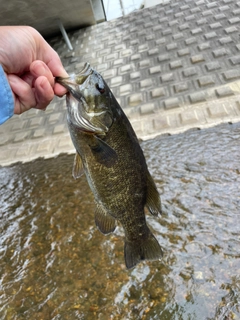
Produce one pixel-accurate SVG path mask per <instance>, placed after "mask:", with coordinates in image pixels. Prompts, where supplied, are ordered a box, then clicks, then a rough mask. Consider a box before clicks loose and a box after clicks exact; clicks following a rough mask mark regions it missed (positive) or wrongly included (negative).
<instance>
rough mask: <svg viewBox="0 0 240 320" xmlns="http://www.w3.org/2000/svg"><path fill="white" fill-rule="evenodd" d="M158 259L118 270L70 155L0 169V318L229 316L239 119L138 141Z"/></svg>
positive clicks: (234, 290)
mask: <svg viewBox="0 0 240 320" xmlns="http://www.w3.org/2000/svg"><path fill="white" fill-rule="evenodd" d="M142 148H143V150H144V153H145V155H146V159H147V162H148V165H149V169H150V172H151V173H152V175H153V177H154V179H155V181H156V183H157V187H158V189H159V192H160V193H161V199H162V203H163V215H162V216H161V217H158V218H155V217H151V216H147V220H148V223H149V225H150V227H151V228H152V230H153V232H154V234H155V235H156V237H157V238H158V240H159V242H160V244H161V245H162V247H163V249H164V258H163V259H162V261H155V262H144V263H141V264H139V265H138V266H137V267H136V268H135V269H133V270H130V271H127V270H126V269H125V265H124V257H123V231H122V229H121V227H118V228H117V230H116V231H115V232H114V234H112V235H108V236H104V235H102V234H101V233H100V232H99V231H98V230H97V229H96V227H95V225H94V203H93V196H92V194H91V192H90V189H89V187H88V185H87V183H86V180H85V178H84V177H83V178H80V179H78V180H74V179H73V178H72V176H71V169H72V162H73V156H72V155H71V156H69V155H60V156H59V157H57V158H54V159H49V160H43V159H39V160H36V161H34V162H31V163H26V164H15V165H13V166H10V167H2V168H0V230H1V233H0V318H1V319H14V320H15V319H16V320H21V319H24V320H27V319H31V320H32V319H36V320H40V319H42V320H48V319H52V320H53V319H54V320H56V319H64V320H65V319H101V320H105V319H106V320H109V319H117V320H118V319H119V320H120V319H121V320H122V319H149V320H150V319H151V320H152V319H161V320H162V319H166V320H172V319H174V320H178V319H183V320H190V319H194V320H195V319H197V320H198V319H199V320H200V319H201V320H202V319H208V320H210V319H222V320H229V319H240V211H239V208H240V124H234V125H229V124H228V125H221V126H218V127H215V128H211V129H206V130H192V131H188V132H186V133H183V134H179V135H175V136H166V135H165V136H160V137H159V138H156V139H154V140H148V141H145V142H143V143H142Z"/></svg>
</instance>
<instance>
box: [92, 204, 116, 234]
mask: <svg viewBox="0 0 240 320" xmlns="http://www.w3.org/2000/svg"><path fill="white" fill-rule="evenodd" d="M95 223H96V226H97V227H98V229H99V230H100V231H101V232H102V233H103V234H108V233H111V232H113V231H114V230H115V228H116V223H115V219H114V218H113V217H112V216H111V215H110V214H108V213H107V212H106V211H105V210H104V208H103V207H102V206H101V205H100V204H97V208H96V211H95Z"/></svg>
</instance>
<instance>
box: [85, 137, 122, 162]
mask: <svg viewBox="0 0 240 320" xmlns="http://www.w3.org/2000/svg"><path fill="white" fill-rule="evenodd" d="M90 148H91V150H92V153H93V155H94V157H95V159H96V160H97V162H99V163H101V164H102V165H104V166H106V167H111V166H113V165H114V164H115V162H116V161H117V159H118V156H117V153H116V152H115V150H114V149H113V148H112V147H110V146H109V145H108V144H107V143H106V142H104V141H103V140H102V139H100V138H99V137H97V136H95V135H94V136H93V139H92V141H91V145H90Z"/></svg>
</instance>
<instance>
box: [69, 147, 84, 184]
mask: <svg viewBox="0 0 240 320" xmlns="http://www.w3.org/2000/svg"><path fill="white" fill-rule="evenodd" d="M83 174H84V170H83V164H82V159H81V157H80V155H79V154H78V153H76V154H75V157H74V162H73V169H72V175H73V178H74V179H77V178H80V177H81V176H82V175H83Z"/></svg>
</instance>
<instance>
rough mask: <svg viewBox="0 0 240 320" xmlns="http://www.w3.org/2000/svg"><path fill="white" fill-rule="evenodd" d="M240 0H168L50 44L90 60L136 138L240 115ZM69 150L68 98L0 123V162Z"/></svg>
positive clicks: (68, 57) (69, 58)
mask: <svg viewBox="0 0 240 320" xmlns="http://www.w3.org/2000/svg"><path fill="white" fill-rule="evenodd" d="M239 31H240V1H234V0H232V1H231V0H220V1H216V2H215V1H207V0H205V1H204V0H200V1H193V0H190V1H189V0H185V1H172V2H168V3H166V2H165V3H163V4H160V5H158V6H155V7H151V8H148V9H143V10H139V11H136V12H135V13H133V14H130V15H128V16H125V17H122V18H119V19H116V20H113V21H110V22H104V23H102V24H99V25H96V26H92V27H89V28H86V29H81V30H78V31H76V32H74V33H72V34H70V35H69V36H70V38H71V41H72V44H73V46H74V52H68V51H67V48H66V45H65V44H64V42H63V40H62V39H61V38H55V39H52V40H51V42H50V44H51V45H52V46H53V47H54V48H55V50H57V52H58V53H59V54H60V56H61V59H62V61H63V63H64V65H65V66H66V69H67V70H68V72H77V71H79V70H80V69H81V68H82V66H83V65H84V63H85V62H86V61H88V62H90V64H92V65H93V66H94V67H95V68H96V69H97V70H98V71H99V72H101V74H102V75H103V76H104V78H105V79H106V81H107V83H108V84H109V86H110V87H111V88H112V91H113V93H114V94H115V96H116V97H117V99H118V101H119V103H120V104H121V106H122V108H123V109H124V111H125V112H126V114H127V116H128V117H129V119H130V120H131V122H132V124H133V126H134V129H135V130H136V133H137V135H138V136H139V137H140V138H144V139H146V138H150V137H154V136H155V135H157V134H161V133H177V132H180V131H183V130H186V129H189V128H193V127H199V128H203V127H207V126H213V125H215V124H218V123H221V122H229V121H231V122H236V121H240V95H239V93H240V39H239ZM60 152H73V147H72V144H71V141H70V138H69V134H68V131H67V126H66V109H65V100H64V99H58V98H56V99H55V100H54V101H53V102H52V104H51V106H50V107H49V108H48V109H47V111H45V112H41V111H34V110H31V111H30V112H28V113H25V114H23V115H21V116H20V117H19V116H14V117H13V118H12V119H11V120H10V121H8V122H7V123H5V124H4V125H2V126H1V127H0V163H1V164H7V163H11V162H14V161H17V160H21V161H27V160H31V159H33V158H36V157H38V156H45V157H46V156H47V157H49V156H53V155H56V154H58V153H60Z"/></svg>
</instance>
